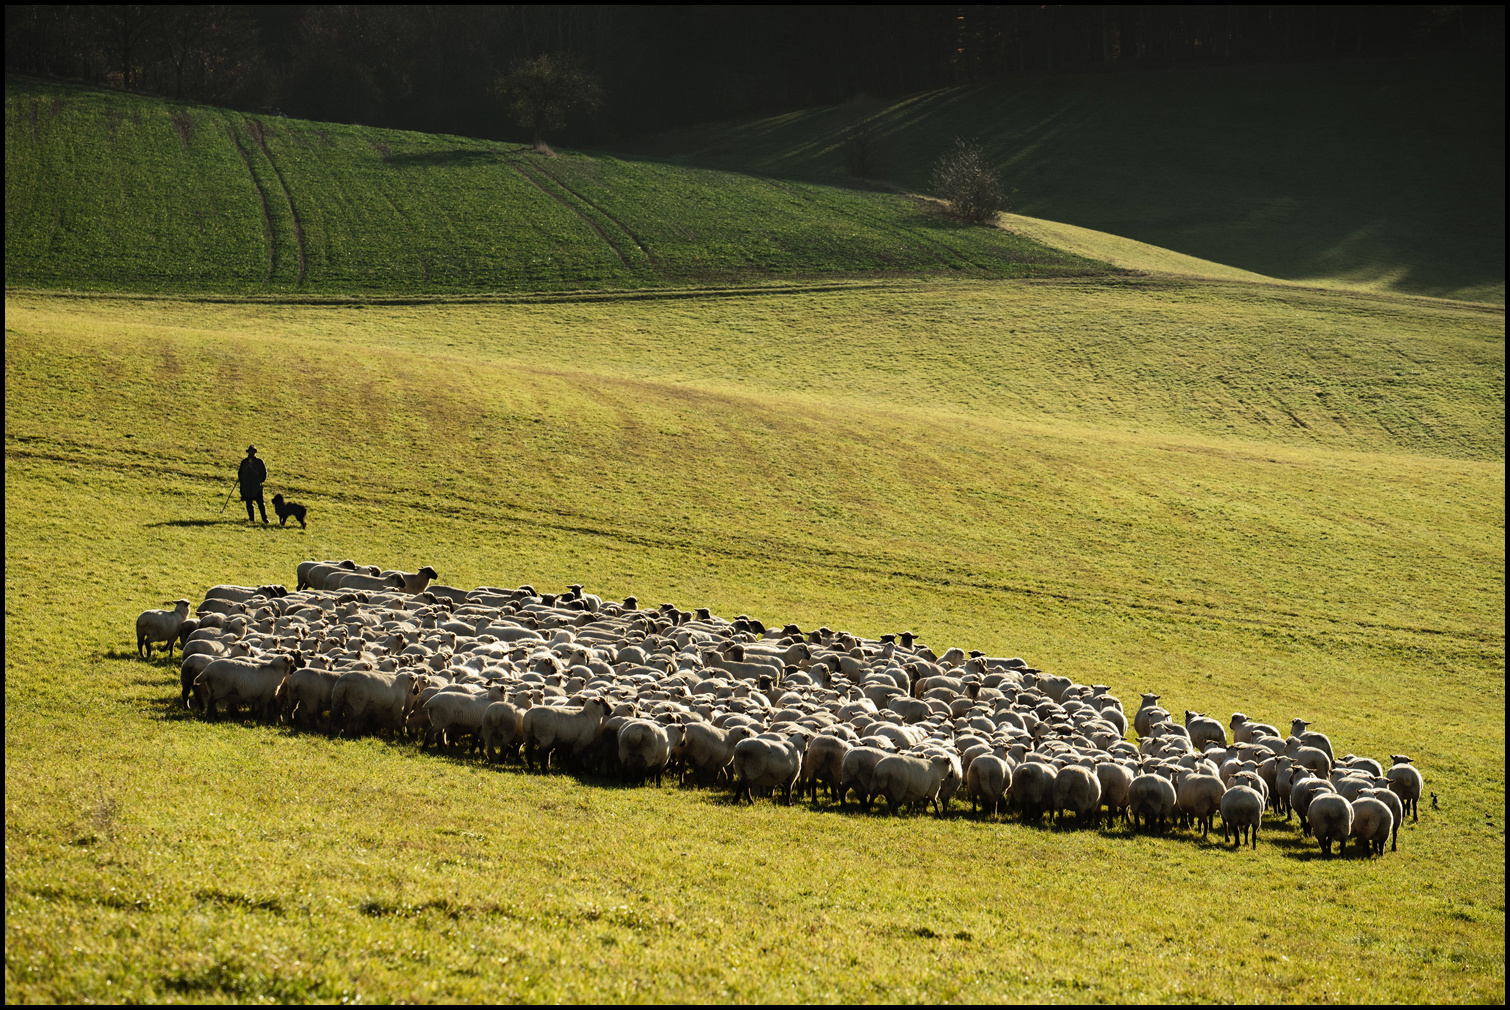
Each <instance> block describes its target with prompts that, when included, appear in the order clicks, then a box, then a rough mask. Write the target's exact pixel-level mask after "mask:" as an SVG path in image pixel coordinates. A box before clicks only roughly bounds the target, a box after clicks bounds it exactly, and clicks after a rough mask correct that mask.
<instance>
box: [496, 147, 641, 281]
mask: <svg viewBox="0 0 1510 1010" xmlns="http://www.w3.org/2000/svg"><path fill="white" fill-rule="evenodd" d="M508 164H509V167H511V168H512V169H513V170H514V171H516V172H518V173H519V174H520V175H521V176H523V177H524V178H525V180H526V181H528V182H529V183H530V185H532V186H534V187H535V188H536V189H538V190H539V191H540V192H542V193H544V194H545V195H546V196H548V197H550V198H551V199H552V200H554V201H556V202H557V203H559V204H560V205H561V206H563V207H565V208H566V209H567V210H569V211H571V212H572V213H573V214H575V215H577V216H578V217H580V218H581V219H582V220H583V221H586V222H587V226H588V227H589V228H591V229H592V230H593V231H595V232H597V233H598V238H600V239H602V240H603V243H604V244H605V245H606V246H608V248H610V249H612V250H613V251H614V255H616V256H618V257H619V262H620V263H623V264H624V269H626V270H630V271H633V270H634V266H633V264H631V263H630V262H629V257H628V256H626V255H624V250H623V249H621V248H619V244H618V243H617V242H615V241H614V240H613V239H611V238H609V237H608V232H607V231H605V230H604V229H603V226H602V225H600V224H598V222H596V221H594V220H593V219H592V218H591V217H589V216H587V215H586V214H584V213H582V208H581V207H578V206H576V205H575V204H573V203H572V202H571V201H570V200H568V199H566V198H565V197H564V196H561V195H560V194H559V193H552V192H551V191H550V190H549V189H547V188H546V187H545V186H544V185H543V184H541V182H540V180H539V179H537V178H535V177H534V175H532V174H531V173H529V172H526V171H525V170H524V168H523V167H521V166H520V165H519V163H518V162H515V161H510V162H509V163H508ZM542 174H546V173H542ZM547 178H549V179H550V180H551V181H552V182H555V181H556V179H555V176H552V175H548V174H547ZM562 188H563V189H565V188H566V187H564V186H563V187H562ZM567 192H570V190H567ZM573 195H575V194H573ZM589 206H591V204H589ZM643 251H644V250H641V252H643Z"/></svg>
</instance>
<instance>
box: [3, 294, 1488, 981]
mask: <svg viewBox="0 0 1510 1010" xmlns="http://www.w3.org/2000/svg"><path fill="white" fill-rule="evenodd" d="M6 319H7V334H6V355H7V358H6V379H7V389H8V395H7V408H6V447H7V467H6V500H7V518H6V544H7V546H6V573H7V575H6V580H7V581H6V600H7V618H6V623H7V642H8V648H7V650H6V656H7V660H6V663H7V679H8V681H9V683H10V687H11V690H10V695H9V698H8V704H7V707H6V739H7V745H6V748H7V771H6V797H7V798H6V824H7V828H6V830H7V903H8V908H7V967H6V970H7V994H8V996H9V997H10V998H12V999H16V1000H26V1001H47V1000H53V999H59V1000H76V999H85V998H99V999H152V1000H162V999H172V1000H177V999H183V1000H192V1001H198V1000H202V999H236V1000H251V999H260V998H273V999H332V1000H334V999H339V998H342V997H347V998H350V997H353V996H356V995H360V996H361V998H363V999H366V1000H390V999H424V1000H437V999H479V1000H481V999H526V1000H547V999H549V1000H572V1001H590V1000H595V999H604V1000H657V1001H658V1000H700V999H729V1000H736V999H738V1000H761V1001H773V1000H796V999H803V1000H866V1001H887V1000H891V1001H900V1000H905V1001H924V1000H927V1001H939V1000H948V1001H959V1002H970V1001H988V1000H1029V999H1032V1000H1039V999H1044V1000H1047V999H1072V998H1081V999H1106V1000H1117V1001H1135V1000H1161V1001H1162V1000H1201V1001H1217V1000H1237V999H1269V1000H1278V1001H1287V1002H1301V1001H1317V1000H1322V1001H1343V1000H1378V1001H1383V1000H1400V1001H1410V1000H1420V1001H1424V1000H1428V999H1448V1000H1451V1001H1489V1002H1494V1001H1498V1000H1501V999H1502V998H1503V990H1504V981H1503V980H1504V974H1503V964H1504V959H1503V949H1504V900H1503V899H1504V864H1503V858H1502V856H1503V821H1502V810H1503V785H1504V783H1503V771H1502V764H1503V755H1504V731H1503V708H1504V677H1503V641H1504V640H1503V575H1504V568H1503V545H1504V537H1503V519H1504V516H1503V468H1502V462H1501V461H1502V459H1503V419H1502V411H1503V404H1502V388H1503V387H1502V379H1501V378H1500V376H1501V374H1502V368H1503V340H1502V328H1503V321H1502V320H1503V317H1502V315H1501V314H1500V313H1499V312H1498V311H1497V310H1489V309H1486V308H1483V307H1479V306H1471V305H1461V304H1456V305H1455V304H1451V303H1442V302H1431V301H1427V300H1411V299H1403V298H1388V297H1365V296H1358V295H1336V294H1326V293H1317V292H1304V291H1296V290H1293V289H1288V288H1284V287H1269V288H1260V287H1255V286H1253V285H1251V284H1242V283H1235V284H1228V285H1221V284H1203V285H1196V284H1193V283H1188V282H1181V283H1177V282H1167V283H1154V282H1139V283H1130V282H1117V283H1107V282H1055V283H1039V284H1031V285H1023V284H1011V285H1006V286H1002V285H1000V284H987V283H971V282H947V283H945V282H910V283H893V284H890V285H856V286H853V287H849V288H843V287H841V288H838V289H834V288H833V287H832V286H828V287H821V286H820V287H816V288H814V289H812V290H780V291H765V292H761V291H747V292H743V293H738V294H731V293H718V292H710V293H708V294H706V295H703V296H697V295H692V294H689V293H681V294H678V295H677V296H675V297H665V298H647V299H640V300H635V301H620V300H599V299H559V298H557V299H545V300H538V299H536V300H530V299H526V300H522V301H519V302H516V303H491V304H479V303H477V302H475V301H465V302H448V301H446V300H444V299H442V300H438V301H435V302H432V303H430V304H383V303H375V302H353V303H351V304H347V305H340V306H310V305H285V304H277V303H263V302H256V303H237V302H230V303H227V302H224V301H214V302H202V301H189V300H161V299H119V298H111V297H108V296H89V297H72V296H61V295H48V294H38V295H20V294H13V295H12V296H11V297H9V298H8V300H7V307H6ZM1013 330H1016V331H1017V332H1016V333H1014V332H1013ZM1171 335H1173V336H1171ZM1218 376H1227V377H1228V378H1227V379H1226V380H1225V381H1222V380H1220V379H1218ZM1197 391H1199V393H1197ZM1318 393H1322V394H1323V395H1322V396H1318V395H1317V394H1318ZM249 440H255V441H256V442H257V444H258V446H259V448H261V449H262V452H263V455H264V456H265V457H266V458H267V459H268V461H269V465H270V470H271V478H270V479H271V482H272V484H273V486H274V487H276V488H281V489H283V490H285V491H286V492H288V493H290V496H291V497H294V498H296V499H297V500H299V501H303V502H305V503H306V504H309V505H310V507H311V513H310V519H311V525H310V529H309V530H308V531H307V532H301V531H295V530H292V529H278V528H273V529H270V530H265V529H262V528H250V527H247V526H246V525H245V524H244V522H242V521H237V520H236V518H235V515H236V512H237V509H238V508H239V503H236V502H233V503H232V505H231V507H230V508H229V509H228V510H227V512H226V515H225V517H224V518H221V517H218V516H217V514H216V509H217V508H218V507H219V504H220V502H221V501H223V496H224V492H225V488H226V486H227V485H228V481H229V479H230V477H231V476H232V471H231V469H230V468H231V465H232V463H233V462H234V460H235V458H236V457H237V455H239V447H241V446H243V445H244V443H245V442H247V441H249ZM324 556H342V557H344V556H358V557H364V558H372V559H373V560H374V561H378V562H380V563H384V564H393V565H410V564H421V563H425V562H429V563H433V564H434V565H435V566H436V567H437V569H438V570H439V571H440V572H441V573H442V577H443V579H444V580H446V581H448V582H451V583H452V584H459V585H473V584H479V583H484V582H486V583H501V584H512V583H517V582H522V581H526V580H528V581H531V582H534V583H536V584H539V585H554V584H555V583H558V582H559V583H562V584H563V585H564V584H565V583H566V582H569V581H581V582H584V583H586V584H587V585H588V586H589V587H590V588H592V589H596V590H599V591H601V592H603V593H605V594H609V595H615V596H617V595H622V594H625V593H636V594H638V595H640V596H641V598H644V599H655V600H659V599H669V600H673V601H675V602H677V603H679V604H680V605H682V606H696V605H709V606H711V607H713V608H714V610H715V612H717V613H722V614H725V615H729V616H732V615H733V614H735V613H740V612H747V613H751V614H754V615H756V616H759V617H761V618H762V619H765V620H767V621H782V622H785V621H788V620H792V621H797V622H799V623H801V624H803V625H804V626H808V625H815V624H817V623H820V622H823V623H828V624H830V625H831V626H834V627H845V628H849V629H851V630H854V631H856V632H859V633H862V634H870V635H874V634H880V633H882V632H885V631H895V630H903V629H904V628H911V629H914V630H917V631H918V632H920V633H921V634H922V635H923V636H924V640H925V641H929V642H931V643H935V644H936V645H938V646H943V645H949V644H961V645H965V646H975V647H980V648H984V649H988V650H992V651H996V650H1007V651H1009V652H1013V653H1020V654H1022V655H1025V656H1029V657H1031V658H1032V659H1034V661H1036V662H1037V663H1039V664H1041V665H1042V666H1044V667H1045V668H1047V669H1049V670H1050V671H1052V672H1055V673H1061V674H1066V675H1069V676H1073V677H1075V678H1076V679H1078V680H1083V681H1086V682H1101V683H1107V684H1109V685H1111V686H1112V689H1113V691H1114V692H1115V693H1117V694H1119V695H1121V696H1122V697H1124V698H1129V699H1131V698H1134V697H1135V696H1136V693H1137V692H1139V691H1141V690H1154V691H1158V692H1160V693H1162V694H1163V695H1164V696H1165V698H1166V703H1167V704H1169V705H1170V707H1172V708H1178V707H1181V706H1185V707H1198V708H1200V709H1202V710H1206V711H1211V712H1216V713H1220V714H1225V713H1227V712H1230V711H1233V710H1236V709H1241V710H1243V711H1246V712H1249V713H1250V714H1255V713H1256V714H1258V715H1261V716H1262V717H1265V718H1268V719H1270V720H1271V721H1274V720H1280V719H1286V718H1289V717H1290V716H1291V715H1293V714H1304V715H1305V716H1306V717H1307V718H1310V719H1313V720H1315V721H1317V722H1318V723H1319V724H1321V725H1322V726H1324V727H1325V728H1326V730H1327V731H1328V732H1330V733H1331V734H1332V738H1333V740H1334V741H1337V742H1338V743H1339V745H1341V746H1344V747H1347V748H1348V749H1351V750H1355V751H1357V752H1359V753H1367V754H1371V755H1377V756H1383V755H1385V754H1387V753H1390V752H1398V751H1400V750H1404V751H1405V752H1408V753H1411V754H1412V755H1414V756H1415V757H1416V760H1417V761H1418V763H1419V764H1420V765H1421V766H1422V768H1423V769H1424V770H1425V773H1426V776H1427V780H1428V784H1429V788H1431V789H1433V790H1434V791H1436V792H1438V793H1439V794H1440V795H1441V796H1442V797H1443V808H1442V810H1440V811H1430V810H1428V811H1426V812H1425V813H1423V816H1422V820H1421V822H1420V823H1419V825H1410V826H1407V828H1406V829H1405V830H1404V831H1402V833H1401V849H1400V851H1399V852H1398V853H1392V854H1389V855H1387V856H1386V857H1385V858H1384V859H1382V860H1378V861H1376V862H1372V863H1366V862H1363V861H1358V860H1349V861H1347V862H1345V863H1324V862H1321V861H1320V860H1319V859H1317V858H1315V851H1314V843H1309V844H1307V843H1306V842H1305V841H1303V840H1302V839H1301V838H1300V837H1299V833H1298V831H1297V830H1296V829H1295V828H1294V827H1293V826H1289V827H1286V826H1282V825H1273V826H1271V827H1269V828H1268V829H1267V830H1266V831H1265V833H1264V836H1263V838H1262V840H1261V841H1260V844H1259V849H1258V851H1257V853H1256V854H1252V853H1248V852H1242V853H1232V852H1225V851H1220V850H1219V848H1218V847H1217V846H1215V845H1202V844H1201V843H1200V842H1199V840H1198V838H1197V839H1195V840H1193V839H1192V838H1191V837H1190V836H1189V835H1188V834H1186V833H1184V832H1175V833H1174V835H1173V836H1171V837H1169V838H1162V839H1159V838H1145V837H1137V838H1133V837H1131V836H1129V835H1128V834H1127V833H1126V832H1125V831H1124V830H1122V829H1110V830H1103V831H1100V832H1096V831H1085V832H1076V831H1066V832H1060V831H1057V830H1044V829H1034V828H1028V827H1024V826H1021V825H1018V824H1017V823H1015V821H1013V820H1008V821H1005V822H1002V823H996V824H979V823H975V822H974V821H972V820H970V819H969V818H966V817H959V816H955V817H953V818H951V819H948V820H946V821H944V822H942V823H938V822H935V821H933V820H932V819H931V818H904V819H900V820H898V821H897V822H890V821H887V820H886V819H884V818H878V817H862V816H859V815H857V814H851V815H835V814H833V813H829V812H817V811H813V810H809V809H805V808H803V807H802V806H798V807H794V808H792V809H785V808H780V807H777V806H770V805H766V804H761V805H759V806H757V808H756V809H754V810H749V809H733V808H731V807H730V806H729V805H728V803H727V800H726V798H725V796H724V795H722V794H721V793H718V792H688V793H681V792H679V791H677V790H676V789H674V788H672V787H670V786H667V787H665V788H663V789H660V790H656V789H645V790H626V789H620V788H613V787H605V786H604V785H603V784H600V783H590V782H589V783H578V782H576V781H575V780H572V779H569V778H566V777H562V776H552V777H549V778H545V779H541V778H537V777H534V776H530V775H527V774H525V773H523V772H522V771H521V770H518V769H514V768H509V769H506V770H502V771H495V770H487V769H483V768H480V767H477V766H476V765H474V764H473V763H471V762H467V761H462V760H455V759H447V758H440V757H434V756H420V755H419V754H418V753H417V752H416V751H415V750H414V749H413V748H412V746H410V745H393V744H388V743H384V742H381V741H376V740H368V741H359V742H335V743H331V742H327V741H325V740H324V739H322V738H313V737H308V736H300V735H297V734H290V733H289V732H288V731H285V730H280V729H275V728H265V727H246V726H234V725H225V724H220V725H214V726H211V725H206V724H203V723H200V722H199V721H197V720H194V719H189V718H185V717H183V716H181V715H179V714H177V713H176V712H175V711H174V710H173V708H172V704H171V702H172V699H174V698H176V696H177V686H176V674H175V673H174V672H173V671H172V669H171V668H170V667H168V666H166V665H164V664H163V663H161V662H159V663H154V664H146V663H143V662H140V661H138V660H136V659H134V658H132V657H131V655H130V651H131V650H130V625H131V620H132V619H133V617H134V615H135V613H136V612H138V611H139V610H141V609H143V608H145V607H148V606H151V605H154V604H155V603H156V602H157V601H159V600H161V599H164V598H168V597H172V596H176V595H179V594H181V593H182V594H188V595H191V596H194V595H196V594H200V593H202V592H203V590H204V588H205V587H207V586H208V585H209V584H211V583H214V582H218V581H232V582H262V581H267V580H273V579H280V580H286V579H288V578H290V577H291V573H292V570H293V566H294V565H295V564H296V563H297V562H298V561H299V560H303V559H304V558H307V557H324ZM62 572H66V573H67V575H66V577H60V573H62ZM1233 903H1236V906H1237V907H1241V908H1242V909H1243V911H1242V912H1241V913H1239V914H1236V915H1233V914H1223V910H1225V909H1228V908H1231V907H1233ZM1214 910H1216V911H1214ZM1360 958H1361V959H1363V960H1364V961H1366V962H1367V963H1368V964H1369V970H1368V971H1367V972H1366V973H1360V971H1359V968H1358V965H1359V961H1360ZM1151 965H1155V966H1156V968H1151V967H1150V966H1151Z"/></svg>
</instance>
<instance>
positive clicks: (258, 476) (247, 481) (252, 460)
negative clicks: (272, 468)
mask: <svg viewBox="0 0 1510 1010" xmlns="http://www.w3.org/2000/svg"><path fill="white" fill-rule="evenodd" d="M236 479H237V480H238V481H239V482H240V484H241V500H242V501H244V502H246V518H247V520H248V521H249V522H250V521H252V502H256V503H257V510H258V511H259V512H261V513H262V521H263V522H264V523H265V522H267V505H266V504H264V503H263V500H262V485H263V484H265V483H267V467H266V466H265V465H264V464H263V462H262V460H260V459H258V458H257V457H256V456H247V457H246V458H245V459H243V460H242V461H241V469H240V470H239V471H238V472H237V477H236Z"/></svg>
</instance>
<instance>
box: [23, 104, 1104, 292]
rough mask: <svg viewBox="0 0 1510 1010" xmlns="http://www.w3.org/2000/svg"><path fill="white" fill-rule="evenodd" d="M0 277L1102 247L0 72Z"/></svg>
mask: <svg viewBox="0 0 1510 1010" xmlns="http://www.w3.org/2000/svg"><path fill="white" fill-rule="evenodd" d="M5 95H6V97H5V102H6V114H5V124H6V144H5V177H6V184H5V186H6V188H5V206H6V211H5V214H6V229H5V236H6V237H5V271H6V273H5V279H6V283H7V285H12V286H15V285H26V286H39V287H49V288H84V289H94V290H98V289H101V288H105V289H117V290H129V291H166V292H178V293H195V292H206V291H215V292H227V293H248V294H249V293H284V294H290V293H300V294H327V295H328V294H346V293H349V292H386V293H397V292H405V293H435V292H447V291H451V292H476V293H498V292H530V291H547V290H578V289H591V288H619V289H622V288H629V287H664V286H678V285H686V284H709V283H727V282H736V281H737V282H739V283H749V282H751V281H755V280H759V279H762V278H771V279H781V278H793V277H804V278H812V277H850V276H854V275H857V274H863V275H867V276H875V275H881V276H885V275H896V274H905V275H909V276H911V275H916V274H920V273H921V274H928V273H937V274H946V275H960V274H963V275H967V276H980V277H996V278H1002V277H1034V276H1059V275H1065V274H1087V273H1098V274H1099V273H1104V272H1106V271H1107V269H1108V268H1107V267H1106V265H1105V264H1102V263H1095V262H1090V261H1087V260H1085V259H1083V258H1081V257H1079V256H1076V255H1074V254H1071V253H1065V252H1061V251H1059V250H1057V249H1053V248H1049V247H1047V246H1044V245H1041V244H1039V243H1037V242H1034V241H1032V240H1030V239H1027V238H1024V237H1022V236H1019V235H1015V234H1010V233H1007V232H1003V231H999V230H993V229H983V228H971V227H967V226H964V225H961V224H958V223H955V222H953V221H951V220H949V219H948V218H946V217H944V216H942V215H941V214H939V212H938V210H937V208H936V207H935V206H934V205H932V204H930V203H927V202H922V201H917V200H912V199H908V198H906V197H903V196H898V195H896V194H893V193H885V192H862V191H856V190H850V189H838V188H834V187H832V186H827V185H821V184H817V183H801V182H784V181H780V180H773V179H767V178H760V177H755V176H750V175H747V174H743V173H735V172H720V171H709V170H704V169H697V168H685V167H678V166H670V165H663V164H657V163H652V162H628V161H622V160H620V159H617V158H614V157H612V156H608V155H587V154H575V153H571V154H563V156H561V157H555V158H542V157H540V156H537V155H535V154H532V153H529V152H527V151H524V150H522V149H520V148H518V147H516V146H513V145H504V144H498V143H493V142H488V141H481V140H473V139H469V138H465V137H449V136H435V135H429V134H420V133H406V132H400V131H393V130H377V129H370V128H364V127H355V126H341V125H336V124H328V123H308V122H303V121H299V120H287V119H282V118H279V117H265V116H264V117H258V116H250V115H245V114H242V113H237V112H231V111H229V110H225V109H215V108H209V107H201V106H179V105H174V104H171V103H166V102H160V101H151V100H146V99H141V98H137V97H135V96H129V95H119V94H113V93H110V92H104V91H92V90H87V89H82V88H77V87H68V86H63V85H55V84H46V83H41V82H36V81H31V80H27V79H21V78H14V77H7V78H6V92H5Z"/></svg>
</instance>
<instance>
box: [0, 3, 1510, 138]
mask: <svg viewBox="0 0 1510 1010" xmlns="http://www.w3.org/2000/svg"><path fill="white" fill-rule="evenodd" d="M5 19H6V20H5V63H6V69H7V70H9V71H15V72H21V73H34V74H44V75H51V76H56V77H61V78H67V79H74V80H82V81H86V82H90V83H95V84H100V85H105V86H108V87H115V88H123V89H126V90H131V91H139V92H143V93H149V94H154V95H161V96H163V97H167V98H174V99H181V100H185V101H197V102H206V103H210V104H217V105H226V106H231V107H234V108H241V109H247V110H258V111H267V112H271V111H278V112H282V113H284V114H286V115H290V116H299V117H302V118H308V119H318V120H330V121H335V122H349V123H364V124H368V125H376V126H391V127H400V128H405V129H415V130H424V131H429V132H439V133H459V134H466V135H472V136H487V137H508V138H516V139H517V138H518V137H520V136H521V135H522V133H523V131H522V130H521V129H520V128H518V127H517V126H516V125H515V124H513V123H511V122H509V121H508V120H507V119H506V117H505V115H504V112H503V109H502V107H501V106H500V105H499V104H498V103H497V102H496V101H495V100H493V99H491V98H490V97H489V95H488V88H489V85H490V84H491V83H492V81H493V80H494V78H495V77H496V76H497V75H498V74H500V73H502V72H504V71H506V70H507V69H508V68H509V66H510V65H511V64H513V63H514V62H515V61H516V60H519V59H523V58H530V57H533V56H537V55H539V54H541V53H544V52H560V51H571V52H573V53H575V54H576V55H577V57H578V58H579V59H580V60H581V61H582V63H583V64H584V66H585V67H586V68H587V69H588V70H589V71H591V72H592V73H594V74H596V75H597V76H598V78H599V79H600V80H601V81H602V83H603V86H604V89H605V91H606V93H607V102H606V103H605V104H604V106H603V107H602V109H601V110H600V111H599V112H598V113H597V114H596V115H595V116H593V117H592V118H591V119H590V120H588V119H584V120H583V121H581V122H577V123H574V124H572V128H571V130H570V131H569V132H568V133H567V134H565V135H563V137H562V139H563V140H566V141H568V142H572V141H575V142H579V143H580V142H593V141H612V140H615V139H620V138H626V137H631V136H635V135H639V134H643V133H645V132H648V131H652V130H657V129H663V128H666V127H673V126H679V125H686V124H690V123H696V122H707V121H713V120H720V119H728V118H733V117H738V116H744V115H750V114H755V113H766V112H775V111H782V110H787V109H796V108H803V107H808V106H812V105H820V104H827V103H832V102H838V101H843V100H845V99H848V98H852V97H854V96H855V95H857V94H860V93H867V94H871V95H877V96H888V95H897V94H903V93H907V92H912V91H920V90H924V89H928V88H934V87H939V86H942V85H949V84H967V83H974V82H979V81H985V80H993V79H999V78H1004V77H1010V76H1016V75H1026V74H1042V73H1066V72H1087V71H1104V72H1132V71H1141V70H1151V69H1167V68H1175V67H1200V66H1213V65H1222V64H1233V63H1256V62H1294V61H1316V60H1335V59H1356V58H1362V57H1367V58H1374V57H1395V56H1409V55H1415V54H1424V53H1428V52H1441V51H1453V50H1459V51H1461V50H1468V49H1494V50H1496V51H1502V50H1503V47H1504V7H1503V6H1475V5H1466V4H1451V5H1403V4H1401V5H1388V6H1355V5H1310V6H1299V5H1278V4H1268V5H1248V6H1228V5H1221V6H1218V5H1200V6H1139V5H1127V6H1118V5H1099V6H1096V5H1087V6H1069V5H1044V6H1037V5H1032V6H1029V5H995V6H988V5H963V6H942V5H930V6H893V5H872V6H861V5H854V6H802V7H732V6H705V7H695V6H682V7H625V6H590V5H584V6H533V5H531V6H524V5H502V6H358V5H283V6H269V5H262V6H243V5H236V4H210V5H166V4H163V5H156V4H120V5H49V6H35V5H14V6H9V7H7V8H6V13H5Z"/></svg>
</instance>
